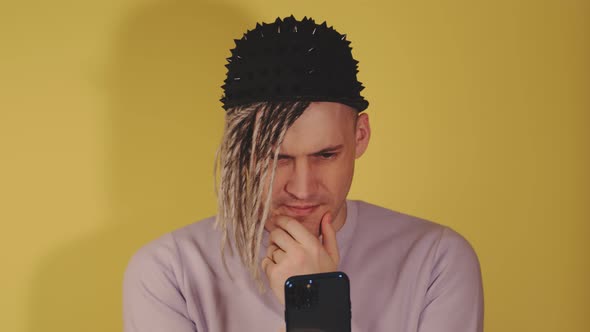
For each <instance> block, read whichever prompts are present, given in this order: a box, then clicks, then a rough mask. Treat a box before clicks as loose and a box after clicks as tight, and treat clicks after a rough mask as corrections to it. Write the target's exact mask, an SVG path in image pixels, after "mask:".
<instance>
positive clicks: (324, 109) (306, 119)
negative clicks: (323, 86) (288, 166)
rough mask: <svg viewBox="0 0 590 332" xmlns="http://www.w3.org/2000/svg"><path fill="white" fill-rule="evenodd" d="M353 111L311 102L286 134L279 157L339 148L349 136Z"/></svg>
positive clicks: (354, 114) (345, 107)
mask: <svg viewBox="0 0 590 332" xmlns="http://www.w3.org/2000/svg"><path fill="white" fill-rule="evenodd" d="M355 117H356V111H354V110H353V109H352V108H350V107H349V106H346V105H343V104H339V103H331V102H314V103H311V104H310V106H309V107H308V108H307V109H306V110H305V112H303V114H302V115H301V116H300V117H299V119H297V120H296V121H295V123H293V125H292V126H291V127H290V128H289V129H288V130H287V132H286V134H285V139H284V140H283V144H281V153H284V154H293V155H295V154H310V153H315V152H318V151H320V150H323V149H327V148H330V147H334V146H337V145H343V144H345V143H346V142H347V137H348V136H349V135H352V134H353V131H352V129H351V128H352V126H353V123H354V118H355Z"/></svg>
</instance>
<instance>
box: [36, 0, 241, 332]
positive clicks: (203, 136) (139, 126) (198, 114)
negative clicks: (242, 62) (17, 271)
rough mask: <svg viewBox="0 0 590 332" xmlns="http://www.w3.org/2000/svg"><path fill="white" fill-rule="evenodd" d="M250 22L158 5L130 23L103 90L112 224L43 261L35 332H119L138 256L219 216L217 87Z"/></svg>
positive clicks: (228, 12) (121, 33)
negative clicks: (127, 280) (127, 277)
mask: <svg viewBox="0 0 590 332" xmlns="http://www.w3.org/2000/svg"><path fill="white" fill-rule="evenodd" d="M246 22H247V20H246V19H245V18H244V17H242V16H241V15H240V13H239V12H238V11H237V10H232V8H227V7H224V6H221V5H214V4H212V3H206V2H204V1H172V2H161V3H159V4H152V5H150V6H146V7H144V8H143V9H141V10H136V11H134V12H133V13H132V15H130V16H129V17H127V18H126V19H125V20H124V21H123V24H122V25H121V27H120V29H119V30H118V32H117V35H116V36H114V37H113V38H112V40H114V41H115V44H114V45H113V47H112V50H111V55H110V59H109V60H110V61H109V63H108V64H107V68H106V70H105V73H106V77H105V80H104V82H101V84H103V83H104V87H105V93H106V94H107V96H106V99H107V100H108V101H109V105H108V111H109V113H108V118H107V121H108V123H107V127H106V128H107V129H108V130H109V132H108V135H107V137H108V138H109V140H110V142H108V143H107V144H106V146H107V147H108V149H109V151H106V156H107V159H106V160H107V164H106V165H104V170H105V172H106V179H107V183H106V184H105V187H106V191H107V192H106V195H107V196H108V200H109V204H110V206H109V211H110V216H109V217H108V219H107V220H105V227H104V229H103V230H102V231H99V232H96V233H95V234H93V235H91V236H89V237H86V238H81V239H79V240H77V241H75V242H72V243H69V244H67V245H65V246H63V247H62V248H61V249H60V250H57V251H54V252H48V253H46V255H45V257H44V258H43V259H42V262H43V264H42V265H40V266H39V267H38V269H37V271H36V273H35V277H34V280H32V283H31V284H32V285H33V286H32V288H33V289H32V291H31V294H32V298H31V299H30V300H29V303H30V312H29V314H28V316H29V317H30V319H29V324H30V326H29V331H31V332H33V331H34V332H38V331H116V330H121V329H122V322H121V321H120V320H116V319H113V317H121V310H122V306H121V292H120V291H116V290H120V289H121V283H122V277H123V272H124V269H125V266H126V264H127V261H128V259H129V257H130V256H131V254H132V253H133V252H135V251H136V250H137V249H138V247H139V246H141V245H142V244H144V243H146V242H147V241H149V240H151V239H153V238H155V237H157V236H159V235H161V234H163V233H165V232H166V231H168V230H170V229H173V228H176V227H179V226H181V225H183V224H187V223H190V222H192V221H195V220H198V219H200V218H202V217H205V216H204V215H203V213H210V214H212V213H214V210H212V208H214V207H215V197H214V193H213V183H212V170H213V156H214V153H215V149H216V146H217V142H218V141H219V138H220V135H221V130H222V123H223V111H222V109H221V106H220V103H219V102H218V99H219V98H220V94H221V89H220V88H219V86H220V85H221V84H222V83H223V79H224V76H223V75H224V73H225V68H224V67H223V64H224V63H225V58H226V57H227V56H228V55H229V48H231V47H232V45H233V42H232V39H233V38H238V37H239V36H237V35H236V31H238V32H239V31H242V30H243V27H244V26H247V24H248V23H246ZM187 174H190V176H191V177H187ZM203 187H205V190H204V189H203ZM209 188H210V190H206V189H209ZM204 193H208V194H204ZM216 249H217V248H214V249H213V250H216Z"/></svg>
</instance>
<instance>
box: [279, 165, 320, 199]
mask: <svg viewBox="0 0 590 332" xmlns="http://www.w3.org/2000/svg"><path fill="white" fill-rule="evenodd" d="M316 186H317V183H316V180H315V174H314V172H313V169H312V167H311V164H310V163H309V162H307V161H296V162H294V163H293V166H292V171H291V174H290V176H289V180H288V181H287V184H286V185H285V190H286V191H287V192H288V193H289V194H290V195H291V196H293V197H294V198H296V199H298V200H304V201H305V200H309V199H310V198H312V197H313V194H314V192H315V190H316Z"/></svg>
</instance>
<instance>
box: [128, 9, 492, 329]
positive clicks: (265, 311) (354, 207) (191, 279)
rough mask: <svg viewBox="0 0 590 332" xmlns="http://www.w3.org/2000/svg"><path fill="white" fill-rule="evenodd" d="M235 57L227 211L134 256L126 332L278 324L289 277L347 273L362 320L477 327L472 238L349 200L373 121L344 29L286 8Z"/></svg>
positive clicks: (222, 187) (224, 150) (372, 325)
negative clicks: (286, 12)
mask: <svg viewBox="0 0 590 332" xmlns="http://www.w3.org/2000/svg"><path fill="white" fill-rule="evenodd" d="M227 67H228V73H227V79H226V80H225V85H224V86H223V88H224V92H225V95H224V97H223V98H222V102H223V106H224V109H225V110H226V112H227V113H226V124H225V132H224V137H223V141H222V144H221V147H220V150H219V153H218V169H219V171H220V174H219V188H218V189H219V192H218V201H219V207H218V215H217V216H216V217H215V218H210V219H206V220H203V221H201V222H198V223H194V224H191V225H188V226H186V227H184V228H181V229H179V230H176V231H173V232H171V233H169V234H166V235H164V236H162V237H161V238H159V239H157V240H155V241H153V242H151V243H149V244H148V245H146V246H144V247H143V248H141V249H140V250H139V251H138V252H137V253H136V254H135V255H134V257H133V258H132V259H131V261H130V263H129V266H128V268H127V271H126V273H125V281H124V292H123V297H124V321H125V330H126V331H127V332H135V331H141V332H148V331H176V332H185V331H186V332H188V331H200V332H202V331H215V332H217V331H220V332H221V331H273V332H274V331H277V330H280V329H281V328H284V322H283V317H284V316H283V315H284V312H283V310H284V298H283V285H284V282H285V280H286V279H287V278H288V277H290V276H293V275H301V274H310V273H319V272H328V271H336V270H341V271H344V272H345V273H347V274H348V276H349V278H350V281H351V302H352V325H353V331H358V332H361V331H362V332H368V331H420V332H433V331H437V332H447V331H448V332H451V331H452V332H463V331H465V332H467V331H482V329H483V328H482V326H483V292H482V285H481V275H480V269H479V263H478V260H477V256H476V255H475V253H474V251H473V249H472V248H471V246H470V245H469V243H468V242H467V241H466V240H465V239H464V238H463V237H461V236H460V235H459V234H457V233H456V232H454V231H453V230H451V229H449V228H448V227H444V226H441V225H438V224H435V223H433V222H430V221H426V220H423V219H419V218H416V217H412V216H408V215H404V214H401V213H398V212H394V211H391V210H388V209H385V208H381V207H378V206H375V205H371V204H368V203H365V202H362V201H350V200H346V196H347V194H348V191H349V189H350V185H351V182H352V177H353V173H354V163H355V160H356V159H357V158H359V157H360V156H362V154H363V153H364V152H365V150H366V148H367V146H368V143H369V139H370V136H371V135H370V134H371V129H370V126H369V117H368V115H367V114H366V113H362V111H364V110H365V109H366V108H367V107H368V102H367V101H366V100H365V99H364V98H363V97H362V96H361V95H360V92H361V90H362V89H363V87H362V85H361V84H360V83H359V82H358V81H357V79H356V73H357V72H358V70H357V61H355V60H354V59H353V58H352V55H351V49H350V47H349V42H348V41H347V40H346V38H345V36H344V35H341V34H339V33H338V32H336V31H335V30H334V29H332V28H328V27H327V25H326V24H325V23H324V24H322V25H317V24H316V23H315V22H314V21H313V20H311V19H307V18H304V19H303V20H301V21H298V20H296V19H295V18H294V17H292V16H291V17H288V18H285V19H284V20H281V19H277V20H276V21H275V22H274V23H272V24H263V25H257V26H256V28H255V29H254V30H252V31H248V32H247V33H246V34H244V37H242V39H240V40H237V41H236V47H235V48H234V49H233V50H232V56H231V57H230V58H228V65H227ZM268 289H270V290H272V291H267V290H268Z"/></svg>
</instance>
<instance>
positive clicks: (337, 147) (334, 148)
mask: <svg viewBox="0 0 590 332" xmlns="http://www.w3.org/2000/svg"><path fill="white" fill-rule="evenodd" d="M343 147H344V144H338V145H332V146H328V147H326V148H323V149H321V150H320V151H317V152H312V153H310V154H309V156H318V155H321V154H324V153H330V152H336V151H338V150H340V149H342V148H343ZM292 157H293V156H291V155H288V154H284V153H279V158H292Z"/></svg>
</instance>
